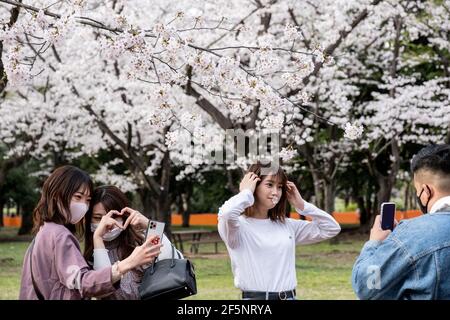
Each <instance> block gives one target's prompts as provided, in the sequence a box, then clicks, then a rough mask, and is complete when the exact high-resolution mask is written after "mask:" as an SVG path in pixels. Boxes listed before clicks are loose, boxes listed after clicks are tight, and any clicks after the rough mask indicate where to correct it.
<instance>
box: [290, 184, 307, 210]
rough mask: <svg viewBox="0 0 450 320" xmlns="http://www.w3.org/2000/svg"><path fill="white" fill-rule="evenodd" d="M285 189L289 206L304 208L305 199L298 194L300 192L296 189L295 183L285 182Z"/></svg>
mask: <svg viewBox="0 0 450 320" xmlns="http://www.w3.org/2000/svg"><path fill="white" fill-rule="evenodd" d="M286 189H287V192H286V196H287V199H288V201H289V203H290V204H291V206H293V207H294V208H297V209H300V210H302V211H303V210H304V209H305V201H304V200H303V198H302V196H301V195H300V192H299V191H298V189H297V186H296V185H295V183H293V182H291V181H288V182H287V183H286Z"/></svg>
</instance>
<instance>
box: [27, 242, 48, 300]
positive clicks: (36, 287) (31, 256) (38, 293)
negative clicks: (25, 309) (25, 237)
mask: <svg viewBox="0 0 450 320" xmlns="http://www.w3.org/2000/svg"><path fill="white" fill-rule="evenodd" d="M35 240H36V238H34V239H33V241H32V242H31V245H30V257H29V259H30V272H31V282H33V288H34V292H35V293H36V295H37V297H38V299H39V300H45V298H44V296H43V295H42V293H41V291H40V290H39V288H38V286H37V284H36V281H35V280H34V276H33V262H32V261H33V248H34V241H35Z"/></svg>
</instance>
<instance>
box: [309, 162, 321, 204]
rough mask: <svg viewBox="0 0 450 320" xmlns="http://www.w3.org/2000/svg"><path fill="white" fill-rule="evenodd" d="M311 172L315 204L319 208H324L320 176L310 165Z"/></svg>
mask: <svg viewBox="0 0 450 320" xmlns="http://www.w3.org/2000/svg"><path fill="white" fill-rule="evenodd" d="M309 167H310V169H311V174H312V178H313V185H314V196H315V198H316V203H315V204H316V206H318V207H319V208H324V195H323V189H322V184H323V181H322V179H321V177H320V175H319V174H318V173H317V172H316V170H315V169H314V168H313V167H312V166H311V165H310V166H309Z"/></svg>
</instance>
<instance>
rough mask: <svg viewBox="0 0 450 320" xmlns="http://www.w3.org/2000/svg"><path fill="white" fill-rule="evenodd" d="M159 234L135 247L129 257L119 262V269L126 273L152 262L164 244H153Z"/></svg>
mask: <svg viewBox="0 0 450 320" xmlns="http://www.w3.org/2000/svg"><path fill="white" fill-rule="evenodd" d="M156 238H158V236H152V237H149V238H148V239H147V240H146V241H145V242H144V243H143V244H142V245H141V246H138V247H136V248H134V250H133V252H132V253H131V254H130V255H129V256H128V258H126V259H124V260H122V261H120V262H119V269H120V270H121V272H122V273H125V272H127V271H129V270H131V269H135V268H137V267H139V266H142V265H144V264H149V263H152V262H153V261H154V260H155V258H156V257H157V256H158V255H159V254H160V253H161V247H162V244H156V245H155V244H152V241H154V240H155V239H156Z"/></svg>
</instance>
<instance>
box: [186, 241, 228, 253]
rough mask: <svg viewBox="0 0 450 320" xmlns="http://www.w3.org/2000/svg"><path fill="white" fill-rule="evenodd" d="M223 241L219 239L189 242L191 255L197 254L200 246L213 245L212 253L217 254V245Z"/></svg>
mask: <svg viewBox="0 0 450 320" xmlns="http://www.w3.org/2000/svg"><path fill="white" fill-rule="evenodd" d="M222 242H223V241H222V240H221V239H217V240H211V239H205V240H196V241H192V242H191V253H198V248H199V246H200V245H201V244H210V243H214V252H215V253H216V254H217V253H219V243H222Z"/></svg>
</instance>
